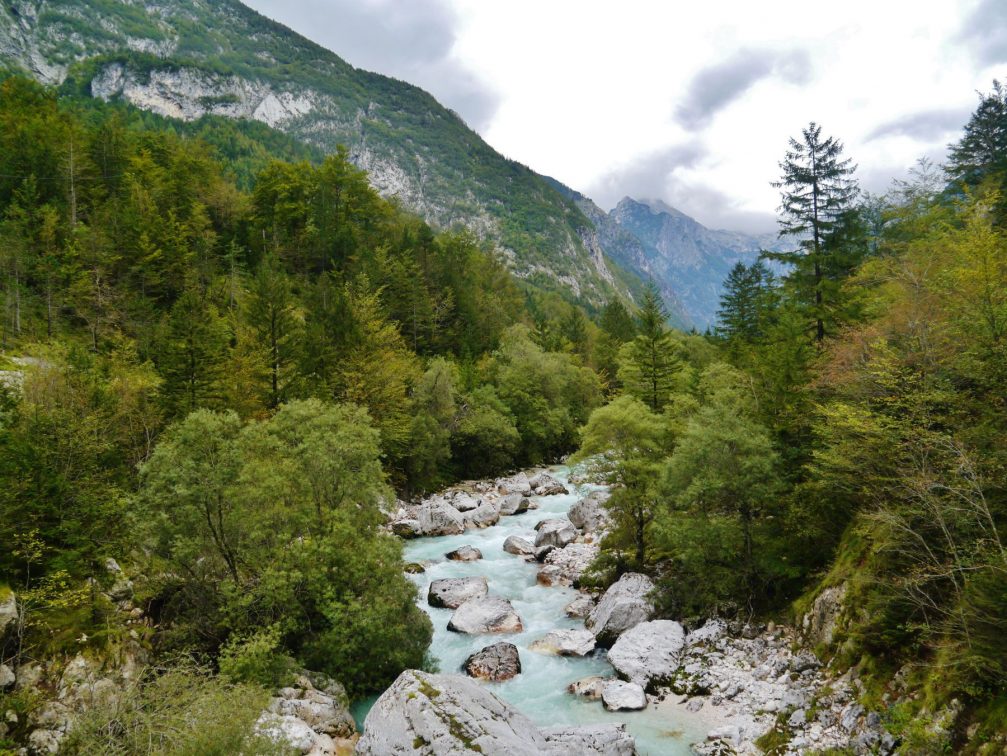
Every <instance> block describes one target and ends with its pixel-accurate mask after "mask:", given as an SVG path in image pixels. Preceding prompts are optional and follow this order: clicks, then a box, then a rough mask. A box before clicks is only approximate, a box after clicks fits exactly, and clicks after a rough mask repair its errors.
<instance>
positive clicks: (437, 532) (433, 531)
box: [417, 500, 465, 536]
mask: <svg viewBox="0 0 1007 756" xmlns="http://www.w3.org/2000/svg"><path fill="white" fill-rule="evenodd" d="M417 519H418V520H419V523H420V527H419V533H420V535H427V536H443V535H460V534H461V533H464V532H465V521H464V520H463V519H462V516H461V514H460V513H459V512H458V510H457V509H455V508H454V507H452V506H451V505H449V504H447V503H446V502H444V501H440V500H438V501H434V502H431V503H428V504H424V505H423V506H421V507H420V510H419V516H418V518H417Z"/></svg>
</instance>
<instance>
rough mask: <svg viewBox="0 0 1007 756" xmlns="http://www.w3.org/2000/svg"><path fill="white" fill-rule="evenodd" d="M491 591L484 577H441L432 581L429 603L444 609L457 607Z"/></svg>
mask: <svg viewBox="0 0 1007 756" xmlns="http://www.w3.org/2000/svg"><path fill="white" fill-rule="evenodd" d="M487 593H489V584H488V583H487V582H486V578H484V577H461V578H441V579H440V580H434V581H432V582H431V583H430V587H429V588H428V589H427V603H428V604H430V606H436V607H440V608H443V609H457V608H458V607H459V606H461V605H462V604H464V603H465V602H466V601H468V600H469V599H474V598H481V597H483V596H485V595H486V594H487Z"/></svg>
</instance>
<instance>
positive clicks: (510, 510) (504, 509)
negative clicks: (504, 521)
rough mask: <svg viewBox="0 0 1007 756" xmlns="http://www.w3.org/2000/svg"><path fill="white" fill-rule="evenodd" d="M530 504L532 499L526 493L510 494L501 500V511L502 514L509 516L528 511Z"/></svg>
mask: <svg viewBox="0 0 1007 756" xmlns="http://www.w3.org/2000/svg"><path fill="white" fill-rule="evenodd" d="M530 506H531V500H530V499H528V497H527V496H525V495H524V494H520V493H515V494H508V495H507V496H505V497H504V498H503V499H501V500H500V509H499V512H500V514H501V515H502V516H504V517H507V516H510V515H516V514H522V513H523V512H527V511H528V509H529V507H530Z"/></svg>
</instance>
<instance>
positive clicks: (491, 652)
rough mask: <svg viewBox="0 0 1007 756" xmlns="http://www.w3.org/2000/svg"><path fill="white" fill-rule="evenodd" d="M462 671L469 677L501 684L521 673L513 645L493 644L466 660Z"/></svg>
mask: <svg viewBox="0 0 1007 756" xmlns="http://www.w3.org/2000/svg"><path fill="white" fill-rule="evenodd" d="M463 669H464V670H465V674H467V675H468V676H469V677H475V678H478V679H480V680H489V681H490V682H501V681H503V680H510V679H511V678H512V677H514V676H515V675H518V674H520V673H521V657H520V656H519V655H518V650H517V646H515V645H514V644H513V643H494V644H493V645H492V646H487V647H486V648H484V649H483V650H482V651H477V652H476V653H474V654H472V655H471V656H470V657H469V658H468V659H466V660H465V664H464V665H463Z"/></svg>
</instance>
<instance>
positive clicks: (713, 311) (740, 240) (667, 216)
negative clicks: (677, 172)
mask: <svg viewBox="0 0 1007 756" xmlns="http://www.w3.org/2000/svg"><path fill="white" fill-rule="evenodd" d="M607 222H608V223H611V224H613V225H615V226H616V227H617V228H619V229H620V230H622V231H624V232H626V233H628V234H629V235H631V236H632V237H634V238H635V239H636V240H637V241H638V244H637V245H619V246H614V247H611V248H608V247H606V248H605V251H606V252H607V253H608V254H609V255H610V256H611V257H612V259H613V260H615V261H616V262H618V263H619V264H620V265H622V266H623V267H625V268H627V269H628V270H632V271H643V272H646V274H648V275H650V276H652V277H653V278H654V280H655V281H658V282H659V285H660V287H661V290H662V292H663V291H665V290H670V291H673V292H674V293H675V295H676V297H677V300H678V301H679V302H680V303H681V307H682V309H683V310H684V312H685V313H686V315H687V316H688V318H689V320H690V322H691V324H692V325H693V326H695V327H696V328H697V329H700V330H702V329H705V328H707V327H710V326H713V325H714V324H715V322H716V316H717V307H718V306H719V303H720V295H721V293H722V291H723V283H724V279H725V278H727V274H728V273H729V272H730V270H731V268H732V267H734V265H735V264H736V263H738V262H743V263H745V264H746V265H751V264H752V263H753V262H755V261H756V260H757V259H758V257H759V252H760V251H762V250H780V249H789V248H790V247H789V246H787V243H786V242H781V241H780V240H779V239H778V238H777V236H776V234H761V235H754V234H744V233H740V232H736V231H719V230H713V229H709V228H707V227H706V226H704V225H703V224H701V223H700V222H699V221H697V220H695V219H694V218H690V217H689V216H688V215H686V214H685V213H683V212H681V211H679V210H676V209H675V208H673V207H670V206H669V205H666V204H665V203H663V202H661V201H660V200H646V201H642V200H634V199H631V198H629V197H624V198H623V199H622V200H621V201H620V202H619V204H618V205H616V207H615V209H613V210H612V212H611V213H609V214H608V215H607Z"/></svg>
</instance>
